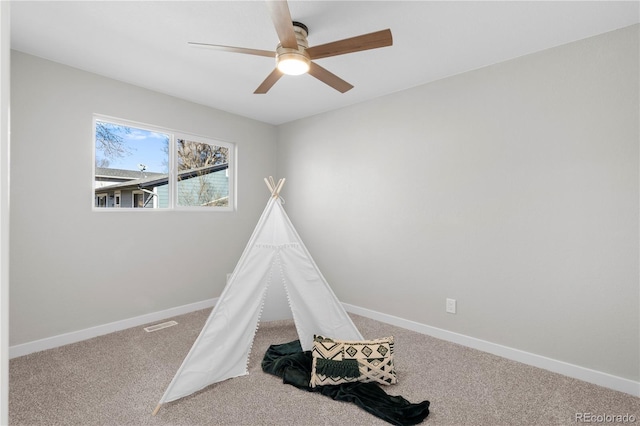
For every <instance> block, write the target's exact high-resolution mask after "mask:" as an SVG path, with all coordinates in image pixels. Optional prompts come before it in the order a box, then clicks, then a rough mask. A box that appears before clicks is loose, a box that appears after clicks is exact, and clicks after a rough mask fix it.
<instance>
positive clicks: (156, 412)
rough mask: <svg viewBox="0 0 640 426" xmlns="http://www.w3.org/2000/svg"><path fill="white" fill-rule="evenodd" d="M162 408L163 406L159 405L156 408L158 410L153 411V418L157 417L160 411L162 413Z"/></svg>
mask: <svg viewBox="0 0 640 426" xmlns="http://www.w3.org/2000/svg"><path fill="white" fill-rule="evenodd" d="M160 407H162V404H158V405H157V406H156V409H155V410H153V413H151V415H152V416H155V415H156V414H158V411H160Z"/></svg>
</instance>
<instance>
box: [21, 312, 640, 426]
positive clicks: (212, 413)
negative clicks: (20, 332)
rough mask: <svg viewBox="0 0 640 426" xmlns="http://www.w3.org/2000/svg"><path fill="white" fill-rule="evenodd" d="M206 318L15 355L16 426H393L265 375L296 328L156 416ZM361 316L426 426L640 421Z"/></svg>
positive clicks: (262, 342) (519, 368)
mask: <svg viewBox="0 0 640 426" xmlns="http://www.w3.org/2000/svg"><path fill="white" fill-rule="evenodd" d="M208 314H209V310H205V311H199V312H195V313H192V314H188V315H183V316H179V317H176V318H173V319H174V320H176V321H177V322H178V323H179V324H178V325H177V326H174V327H171V328H167V329H164V330H160V331H156V332H153V333H146V332H145V331H144V330H143V329H142V328H143V327H137V328H133V329H129V330H125V331H121V332H118V333H113V334H109V335H106V336H102V337H97V338H94V339H91V340H87V341H84V342H80V343H76V344H72V345H68V346H64V347H61V348H57V349H52V350H48V351H44V352H39V353H36V354H31V355H27V356H24V357H20V358H16V359H13V360H11V362H10V384H9V386H10V392H9V421H10V425H15V426H17V425H83V426H87V425H160V426H162V425H384V424H388V423H386V422H384V421H382V420H380V419H378V418H376V417H374V416H372V415H370V414H368V413H366V412H365V411H363V410H362V409H360V408H358V407H357V406H355V405H353V404H349V403H344V402H336V401H333V400H331V399H329V398H327V397H325V396H322V395H319V394H312V393H309V392H305V391H302V390H299V389H296V388H294V387H292V386H289V385H284V384H282V382H281V380H280V379H279V378H278V377H275V376H271V375H268V374H265V373H263V372H262V370H261V369H260V361H261V360H262V356H263V355H264V352H265V351H266V349H267V347H268V346H269V345H270V344H276V343H285V342H288V341H291V340H295V339H296V338H297V335H296V332H295V328H294V326H293V323H292V321H274V322H270V323H263V324H262V325H261V327H260V329H259V330H258V333H257V335H256V340H255V343H254V346H253V350H252V355H251V360H250V362H249V372H250V374H249V375H247V376H243V377H238V378H235V379H231V380H227V381H225V382H222V383H218V384H215V385H212V386H210V387H208V388H206V389H204V390H203V391H200V392H198V393H197V394H195V395H192V396H190V397H187V398H183V399H181V400H179V401H175V402H172V403H168V404H165V405H164V406H163V407H162V409H161V410H160V412H159V413H158V415H157V416H155V417H152V416H151V412H152V411H153V409H154V407H155V406H156V404H157V402H158V400H159V399H160V397H161V396H162V394H163V392H164V390H165V388H166V387H167V385H168V384H169V382H170V381H171V379H172V378H173V375H174V374H175V372H176V370H177V368H178V367H179V365H180V363H181V362H182V360H183V358H184V356H185V355H186V353H187V352H188V350H189V349H190V347H191V345H192V343H193V341H194V340H195V338H196V337H197V335H198V333H199V332H200V329H201V328H202V326H203V324H204V322H205V320H206V318H207V316H208ZM352 318H353V320H354V322H355V323H356V325H357V326H358V328H359V329H360V331H361V333H362V334H363V335H364V337H365V338H375V337H382V336H388V335H393V336H394V337H395V341H396V358H395V363H396V368H397V373H398V379H399V383H398V384H397V385H394V386H391V387H388V388H385V389H386V390H387V391H388V392H389V393H390V394H393V395H402V396H404V397H405V398H406V399H408V400H409V401H412V402H419V401H422V400H429V401H431V407H430V408H431V414H430V415H429V417H427V419H426V420H425V422H424V423H423V424H425V425H429V424H430V425H491V426H496V425H552V424H563V425H575V424H580V423H579V422H578V423H577V422H576V413H591V415H593V416H596V415H609V416H614V415H625V414H628V415H631V416H635V419H636V424H640V399H639V398H635V397H633V396H631V395H627V394H625V393H621V392H616V391H612V390H609V389H605V388H602V387H599V386H595V385H591V384H588V383H585V382H581V381H579V380H575V379H571V378H567V377H564V376H561V375H558V374H554V373H550V372H547V371H544V370H540V369H538V368H534V367H530V366H527V365H523V364H520V363H517V362H513V361H509V360H506V359H503V358H500V357H497V356H494V355H490V354H487V353H484V352H480V351H477V350H473V349H469V348H466V347H463V346H460V345H456V344H453V343H449V342H445V341H442V340H438V339H435V338H432V337H429V336H425V335H422V334H418V333H414V332H411V331H407V330H404V329H401V328H398V327H394V326H391V325H387V324H384V323H380V322H377V321H373V320H370V319H367V318H363V317H359V316H352ZM592 419H594V418H592ZM595 419H596V420H597V417H595ZM608 424H612V423H608Z"/></svg>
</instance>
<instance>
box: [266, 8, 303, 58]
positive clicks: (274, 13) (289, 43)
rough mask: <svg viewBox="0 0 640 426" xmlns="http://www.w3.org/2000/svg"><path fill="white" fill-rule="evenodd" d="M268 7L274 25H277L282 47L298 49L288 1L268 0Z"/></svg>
mask: <svg viewBox="0 0 640 426" xmlns="http://www.w3.org/2000/svg"><path fill="white" fill-rule="evenodd" d="M267 8H268V9H269V14H270V15H271V20H272V21H273V25H274V26H275V27H276V32H277V33H278V38H279V39H280V44H281V45H282V47H286V48H289V49H297V48H298V40H296V33H295V31H293V24H292V20H291V13H290V12H289V5H288V4H287V2H286V1H284V0H267Z"/></svg>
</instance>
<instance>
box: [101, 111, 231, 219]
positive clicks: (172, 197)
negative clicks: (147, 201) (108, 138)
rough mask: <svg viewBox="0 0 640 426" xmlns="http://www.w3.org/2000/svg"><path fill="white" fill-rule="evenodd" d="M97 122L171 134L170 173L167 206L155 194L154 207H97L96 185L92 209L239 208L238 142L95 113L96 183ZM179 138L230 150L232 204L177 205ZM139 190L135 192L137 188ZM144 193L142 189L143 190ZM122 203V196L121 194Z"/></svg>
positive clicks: (222, 209)
mask: <svg viewBox="0 0 640 426" xmlns="http://www.w3.org/2000/svg"><path fill="white" fill-rule="evenodd" d="M96 121H106V122H109V123H113V124H116V125H120V126H125V127H133V128H137V129H141V130H147V131H150V132H157V133H163V134H167V135H169V174H168V185H169V188H168V204H169V205H168V207H166V208H159V207H158V198H157V197H154V200H153V207H154V208H136V207H130V208H129V207H127V208H123V207H120V206H115V205H114V207H96V205H95V197H96V196H98V194H96V193H95V190H96V189H97V188H96V187H95V184H94V188H93V192H94V194H95V195H94V197H93V203H92V210H94V211H100V212H103V211H176V210H179V211H198V212H204V211H206V212H232V211H235V210H236V179H237V174H236V164H237V160H236V158H237V146H236V144H235V143H232V142H227V141H224V140H221V139H218V138H211V137H206V136H201V135H197V134H194V133H189V132H184V131H179V130H174V129H170V128H167V127H160V126H154V125H149V124H144V123H139V122H135V121H131V120H126V119H122V118H116V117H111V116H107V115H102V114H94V115H93V129H92V134H93V139H92V147H93V149H92V156H93V158H92V171H93V176H92V177H91V181H92V182H94V181H95V174H96V173H95V172H96V170H95V167H96V166H95V165H96V158H95V156H96V149H95V141H96V134H95V132H96ZM178 139H183V140H187V141H193V142H200V143H207V144H210V145H214V146H222V147H225V148H227V149H228V150H229V163H228V166H227V170H226V173H227V176H228V177H229V203H228V205H227V206H225V207H204V206H179V205H178V185H177V182H178V180H177V176H178V172H177V168H178V164H177V163H178V162H177V160H176V157H177V145H176V140H178ZM134 192H136V191H134ZM140 192H142V191H140ZM153 192H155V193H157V188H154V189H153ZM108 201H109V197H108V196H107V203H108ZM120 202H121V203H122V196H121V197H120ZM132 202H133V193H132ZM114 204H115V198H114ZM115 207H120V208H115Z"/></svg>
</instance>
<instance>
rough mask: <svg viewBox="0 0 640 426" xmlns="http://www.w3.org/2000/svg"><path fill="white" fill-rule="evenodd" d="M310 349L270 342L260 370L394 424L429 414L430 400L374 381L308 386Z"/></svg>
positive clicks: (419, 419) (416, 420)
mask: <svg viewBox="0 0 640 426" xmlns="http://www.w3.org/2000/svg"><path fill="white" fill-rule="evenodd" d="M311 362H312V358H311V351H303V350H302V347H301V346H300V341H299V340H294V341H293V342H289V343H284V344H281V345H271V346H270V347H269V349H267V352H266V353H265V354H264V359H263V360H262V370H263V371H264V372H265V373H269V374H274V375H276V376H279V377H282V381H283V382H284V383H286V384H290V385H293V386H295V387H297V388H300V389H304V390H306V391H309V392H320V393H321V394H322V395H326V396H328V397H331V398H333V399H335V400H338V401H347V402H353V403H354V404H356V405H357V406H359V407H360V408H362V409H364V410H366V411H368V412H369V413H371V414H373V415H374V416H377V417H379V418H381V419H383V420H386V421H387V422H389V423H391V424H394V425H415V424H418V423H421V422H422V421H423V420H424V419H425V418H426V417H427V416H428V415H429V401H422V402H420V403H418V404H412V403H410V402H409V401H407V400H406V399H404V398H403V397H401V396H399V395H398V396H392V395H387V393H386V392H385V391H384V390H382V389H381V388H380V386H378V385H377V384H375V383H361V382H355V383H343V384H340V385H331V386H318V387H315V388H312V387H310V386H309V379H310V378H311Z"/></svg>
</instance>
